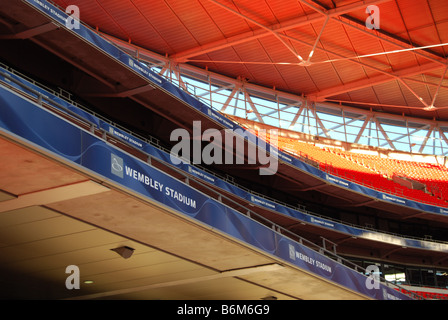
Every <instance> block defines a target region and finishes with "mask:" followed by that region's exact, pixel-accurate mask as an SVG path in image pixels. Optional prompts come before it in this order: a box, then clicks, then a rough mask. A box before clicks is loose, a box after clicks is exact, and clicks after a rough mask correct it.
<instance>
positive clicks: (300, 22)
mask: <svg viewBox="0 0 448 320" xmlns="http://www.w3.org/2000/svg"><path fill="white" fill-rule="evenodd" d="M389 1H390V0H365V1H360V2H356V3H354V4H349V5H344V6H340V7H338V8H334V9H330V10H327V11H325V14H326V16H323V15H322V14H321V13H318V12H316V13H312V14H308V15H304V16H301V17H299V18H295V19H291V20H289V21H285V22H282V23H277V24H273V25H270V26H265V28H264V29H259V30H255V31H249V32H245V33H242V34H239V35H235V36H232V37H229V38H226V39H222V40H218V41H214V42H211V43H208V44H205V45H202V46H200V47H195V48H191V49H188V50H186V51H183V52H179V53H176V54H174V55H172V56H171V59H173V60H176V61H178V62H185V61H187V60H188V59H189V58H191V57H195V56H199V55H202V54H205V53H209V52H214V51H218V50H221V49H225V48H229V47H232V46H235V45H238V44H241V43H246V42H248V41H253V40H256V39H259V38H262V37H266V36H270V35H272V32H276V33H277V34H278V35H280V36H282V37H283V35H281V34H280V32H284V31H287V30H290V29H294V28H298V27H301V26H304V25H309V24H311V23H316V22H321V21H324V20H325V19H326V18H327V17H329V18H332V17H337V16H340V15H343V14H346V13H348V12H351V11H356V10H359V9H364V8H366V7H367V6H368V5H371V4H380V3H384V2H389Z"/></svg>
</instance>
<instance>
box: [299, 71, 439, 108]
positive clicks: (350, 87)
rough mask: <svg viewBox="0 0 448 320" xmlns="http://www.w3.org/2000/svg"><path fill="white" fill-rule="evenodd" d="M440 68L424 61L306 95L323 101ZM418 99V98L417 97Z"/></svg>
mask: <svg viewBox="0 0 448 320" xmlns="http://www.w3.org/2000/svg"><path fill="white" fill-rule="evenodd" d="M440 68H442V66H441V65H440V64H437V63H433V62H430V63H426V64H424V65H421V66H416V67H410V68H406V69H402V70H399V71H397V72H394V73H386V72H384V73H383V74H380V75H377V76H374V77H372V78H367V79H364V80H360V81H353V82H350V83H347V84H343V85H339V86H336V87H333V88H328V89H324V90H321V91H318V92H314V93H310V94H308V95H307V96H308V97H309V98H310V99H312V100H314V101H323V100H325V98H327V97H331V96H335V95H338V94H341V93H346V92H350V91H355V90H360V89H364V88H368V87H372V86H375V85H379V84H382V83H386V82H389V81H392V80H394V79H395V80H399V81H402V80H401V78H402V77H410V76H414V75H418V74H422V73H424V72H430V71H433V70H438V69H440ZM419 100H420V99H419Z"/></svg>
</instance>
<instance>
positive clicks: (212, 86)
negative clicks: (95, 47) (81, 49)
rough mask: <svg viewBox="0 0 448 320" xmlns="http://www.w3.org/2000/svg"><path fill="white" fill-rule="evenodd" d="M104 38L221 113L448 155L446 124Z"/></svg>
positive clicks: (348, 139)
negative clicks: (270, 84)
mask: <svg viewBox="0 0 448 320" xmlns="http://www.w3.org/2000/svg"><path fill="white" fill-rule="evenodd" d="M102 36H103V37H104V38H106V39H107V40H109V41H111V42H112V43H113V44H115V45H117V46H118V47H119V48H121V49H122V50H124V51H126V52H127V53H129V54H131V55H133V56H134V57H135V58H137V59H139V60H140V61H141V62H142V63H144V64H146V65H147V66H148V67H150V68H151V69H152V70H153V71H155V72H158V73H159V74H161V75H163V76H164V77H165V78H166V79H168V80H170V81H171V82H172V83H173V84H175V85H177V86H178V87H179V88H181V89H182V90H185V91H187V92H188V93H189V94H191V95H193V96H195V97H196V98H197V99H199V100H201V101H202V102H203V103H205V104H207V105H209V106H211V107H212V108H213V109H215V110H217V111H219V112H221V113H223V114H228V115H234V116H237V117H240V118H245V119H248V120H251V121H257V122H260V123H264V124H267V125H272V126H275V127H278V128H280V129H288V130H293V131H297V132H301V133H304V134H308V135H312V136H316V137H322V138H331V139H333V140H338V141H343V142H347V143H350V144H362V145H368V146H373V147H377V148H386V149H390V150H396V151H403V152H409V153H415V154H428V155H436V156H446V155H448V139H447V133H448V122H442V121H433V120H427V119H420V118H412V117H406V116H399V115H393V114H386V113H378V112H374V111H369V110H365V109H359V108H353V107H349V106H345V105H343V104H342V103H333V102H328V101H322V102H320V101H309V100H308V99H307V98H305V97H303V96H299V95H294V94H290V93H285V92H281V91H278V90H276V89H275V88H272V89H270V88H266V87H262V86H258V85H255V84H252V83H248V82H247V81H246V80H245V79H241V78H237V79H233V78H230V77H226V76H223V75H220V74H216V73H213V72H211V71H209V70H207V69H201V68H198V67H194V66H192V65H190V64H187V63H180V62H178V61H174V60H172V59H170V58H168V57H165V56H161V55H159V54H156V53H154V52H151V51H149V50H146V49H143V48H140V47H137V46H135V45H133V44H130V43H128V42H123V41H121V40H119V39H116V38H113V37H111V36H108V35H104V34H102Z"/></svg>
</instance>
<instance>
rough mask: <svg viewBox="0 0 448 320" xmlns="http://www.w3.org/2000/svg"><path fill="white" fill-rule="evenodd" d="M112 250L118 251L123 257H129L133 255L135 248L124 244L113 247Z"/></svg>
mask: <svg viewBox="0 0 448 320" xmlns="http://www.w3.org/2000/svg"><path fill="white" fill-rule="evenodd" d="M111 250H112V251H115V252H116V253H118V254H119V255H120V256H121V257H123V258H125V259H128V258H130V257H131V256H132V254H133V253H134V250H135V249H133V248H131V247H128V246H122V247H118V248H115V249H111Z"/></svg>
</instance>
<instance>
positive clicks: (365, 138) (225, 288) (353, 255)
mask: <svg viewBox="0 0 448 320" xmlns="http://www.w3.org/2000/svg"><path fill="white" fill-rule="evenodd" d="M6 2H7V3H8V4H7V5H6V4H2V5H0V88H1V89H2V91H1V92H2V94H1V95H0V98H1V99H0V124H1V123H2V122H1V121H2V119H5V120H4V121H5V123H7V121H8V119H9V118H8V117H9V115H8V114H7V113H6V110H7V109H6V108H5V109H4V108H3V105H4V104H6V102H5V101H9V100H7V99H6V98H5V97H8V99H11V101H19V100H20V101H22V100H23V101H27V102H29V103H30V105H31V104H32V105H33V106H35V108H36V109H37V108H39V110H44V111H45V112H46V113H49V114H51V115H55V116H56V118H57V119H58V120H57V121H59V120H61V121H64V123H69V124H70V125H71V126H73V127H74V128H78V129H79V130H82V131H83V132H87V133H89V134H90V135H91V136H93V137H95V138H97V139H99V141H101V143H104V144H107V145H108V146H110V148H115V149H116V150H120V152H123V153H125V154H127V155H129V156H130V157H132V159H137V160H138V161H141V162H142V163H145V164H147V165H149V166H150V167H151V168H153V169H154V170H157V172H161V173H163V174H165V175H166V176H168V177H170V179H173V180H176V181H178V182H180V183H182V184H184V185H188V187H190V188H192V189H194V190H196V191H198V192H200V193H201V194H202V195H205V197H207V198H209V199H213V201H217V202H219V203H220V204H222V205H224V206H225V207H226V208H230V209H231V210H234V211H233V212H236V213H237V214H239V215H241V216H244V217H245V218H250V221H254V222H256V223H257V225H260V226H263V227H266V230H271V231H272V230H273V231H275V233H276V234H278V235H281V236H284V237H286V238H288V239H291V241H294V243H297V244H298V245H301V246H305V247H307V248H309V249H311V250H313V252H316V254H320V255H322V256H323V257H326V258H327V259H331V261H332V262H334V263H335V264H338V265H343V266H344V267H345V268H347V269H350V270H354V272H355V273H360V274H362V275H366V272H365V270H366V268H367V267H368V266H372V265H375V266H378V268H379V270H380V275H381V279H382V283H383V284H385V285H386V286H388V287H390V288H393V292H397V294H398V293H400V294H402V295H403V296H405V297H409V298H412V299H418V300H419V299H434V300H447V299H448V291H447V290H448V233H447V230H448V161H447V156H448V139H447V136H446V135H447V134H448V80H447V78H446V76H447V74H446V71H447V68H448V64H447V51H446V46H444V45H447V44H446V42H448V38H447V37H448V3H447V2H446V1H444V0H428V1H411V0H386V1H385V0H376V1H375V0H372V1H354V0H341V1H339V0H321V1H311V0H303V1H302V0H300V1H289V0H288V1H285V0H277V1H275V0H266V1H263V4H261V5H260V4H259V3H258V2H254V1H246V0H244V1H239V0H238V1H227V0H219V1H218V0H216V1H215V0H197V1H186V0H165V1H157V2H156V1H152V2H148V1H138V0H134V1H126V2H125V1H118V0H114V1H100V0H96V1H90V0H78V1H68V0H53V1H43V0H42V1H32V0H7V1H6ZM43 3H45V4H47V5H48V6H50V5H51V6H54V7H55V8H59V9H58V10H60V11H58V12H60V13H59V14H60V15H65V16H67V14H66V13H65V8H67V7H68V6H69V5H72V4H73V5H76V6H77V7H79V9H80V10H79V13H80V20H81V22H82V24H81V25H82V28H85V29H86V30H88V31H89V32H91V33H87V31H86V33H85V34H89V35H90V34H92V35H93V36H91V37H92V38H93V37H94V36H95V37H98V38H93V40H92V39H91V38H87V37H86V36H85V34H80V33H77V32H76V30H71V29H70V28H68V27H67V26H66V25H63V24H61V23H60V22H58V21H56V20H55V18H54V16H53V17H52V16H51V15H49V14H48V13H44V12H43V11H45V9H46V8H45V6H44V5H43ZM156 3H157V4H156ZM370 5H374V6H377V8H379V9H380V14H381V27H380V28H378V29H375V28H373V29H369V28H366V18H368V17H369V15H368V14H367V13H366V7H367V6H370ZM47 9H48V8H47ZM52 10H53V9H52ZM48 12H50V13H52V14H54V12H55V11H54V10H53V11H48ZM55 16H56V14H55ZM97 39H103V40H104V41H107V43H108V44H110V45H111V47H112V46H113V47H114V48H116V50H117V52H120V54H122V55H123V56H125V55H126V59H127V57H131V58H133V59H136V61H139V62H140V63H141V68H147V69H148V70H151V72H153V74H155V75H157V76H158V77H160V78H161V79H164V81H166V82H167V83H169V84H170V85H172V86H171V87H169V88H168V87H163V86H161V85H157V82H156V81H150V80H149V79H148V77H145V76H143V75H142V73H141V72H137V71H136V69H132V68H130V67H129V65H126V64H125V63H123V61H119V60H117V59H116V58H114V57H112V56H111V55H110V54H109V52H107V50H106V49H105V48H103V47H101V45H100V44H99V43H100V42H99V40H97ZM395 51H397V52H395ZM293 52H294V54H293ZM374 53H378V54H377V55H374V56H373V54H374ZM308 54H309V56H308ZM363 55H365V57H361V56H363ZM369 55H372V56H369ZM303 57H305V58H303ZM307 57H308V59H307ZM125 61H126V60H125ZM314 61H316V62H314ZM320 62H322V63H320ZM134 65H135V63H134ZM37 88H38V89H37ZM171 88H175V89H171ZM14 99H18V100H14ZM58 101H59V102H58ZM61 101H63V103H62V102H61ZM190 101H195V102H194V103H198V104H199V103H200V104H201V106H202V105H204V106H208V107H210V110H213V112H214V113H213V115H214V116H212V114H211V113H209V114H206V113H204V112H201V111H199V110H198V109H197V108H196V107H194V106H192V104H191V103H189V102H190ZM63 104H64V105H65V104H67V105H70V108H73V109H70V110H69V109H68V108H66V107H63V106H62V105H63ZM75 109H76V110H82V112H83V114H84V113H85V114H88V115H89V117H90V116H91V117H92V118H95V119H101V121H104V122H105V123H106V122H107V123H108V124H109V125H110V126H111V127H112V126H113V127H114V128H117V129H119V130H122V131H121V132H123V133H124V134H123V135H121V138H120V136H119V135H117V134H116V133H114V131H110V130H109V131H107V130H105V129H104V128H100V127H96V126H94V125H92V123H91V122H89V121H90V120H89V118H88V117H84V116H80V114H81V113H76V112H73V110H75ZM79 112H81V111H79ZM217 115H219V117H220V119H221V121H217V118H218V116H217ZM223 119H224V120H223ZM29 121H32V119H31V120H29ZM55 121H56V120H55ZM194 121H200V123H201V129H202V132H204V131H205V130H207V129H216V130H219V132H221V133H223V132H225V130H224V129H226V127H225V126H224V125H223V123H224V124H225V123H231V124H233V125H237V126H239V127H241V128H244V129H245V130H247V132H250V133H252V134H253V137H256V138H258V139H265V138H266V137H263V136H261V135H259V132H260V131H261V130H265V131H269V132H271V134H270V136H268V137H267V139H266V141H267V142H269V143H270V145H271V146H275V147H276V149H277V150H278V153H279V156H278V158H276V159H278V168H276V172H274V174H270V175H261V174H259V170H260V168H263V167H265V166H266V164H265V163H261V160H260V159H257V161H255V162H254V163H247V161H246V162H245V163H244V164H239V163H211V164H205V163H198V164H196V163H193V161H190V163H192V164H194V167H195V168H197V170H199V171H201V172H204V173H206V174H207V175H208V176H209V177H210V178H209V180H205V179H203V178H202V179H201V177H200V176H198V175H194V174H192V172H191V171H190V172H185V171H183V170H181V169H180V167H178V166H175V165H173V164H172V163H170V162H169V161H168V160H167V159H168V158H167V157H163V156H160V157H158V156H155V155H154V154H149V153H148V152H146V151H145V150H144V149H143V148H138V147H135V145H133V144H132V143H130V142H129V137H133V138H135V140H134V141H144V143H146V144H148V146H151V148H154V150H158V152H160V154H162V152H166V154H169V152H170V150H172V149H173V147H174V146H175V145H176V143H177V141H174V140H173V139H172V136H171V135H172V133H173V131H175V130H176V129H184V130H185V131H186V132H188V133H190V134H193V133H194V130H193V123H194ZM30 123H31V122H30ZM36 127H38V129H39V130H48V132H50V133H49V135H53V136H55V139H56V138H57V139H58V140H60V141H62V142H60V143H61V144H67V145H69V144H70V132H65V131H60V132H58V131H57V128H54V129H53V128H46V124H45V123H40V124H36ZM36 130H37V129H36ZM30 131H32V130H30ZM27 132H28V130H26V129H23V130H18V131H17V132H10V131H8V129H7V128H6V129H5V128H3V127H0V155H1V157H0V163H1V165H2V170H1V172H0V228H1V231H0V261H1V264H0V271H1V276H0V287H1V289H0V298H2V299H146V300H171V299H174V300H178V299H179V300H202V299H211V300H213V299H216V300H221V299H222V300H225V299H235V300H237V299H242V300H254V299H265V300H271V299H275V300H295V299H299V300H302V299H303V300H315V299H316V300H343V299H346V300H350V299H357V300H358V299H359V300H367V299H374V298H372V297H369V296H367V295H366V294H365V293H364V292H361V291H357V290H355V289H353V288H351V287H346V286H344V284H343V281H342V282H338V280H335V279H327V278H325V277H323V276H321V275H319V274H316V273H313V272H312V270H311V271H310V270H305V269H303V268H300V267H298V266H296V265H294V264H292V263H291V262H288V261H285V260H282V259H281V258H280V257H278V256H276V255H274V254H272V253H271V252H267V251H265V250H262V249H260V248H258V247H256V246H255V245H253V244H251V243H246V242H245V241H243V240H241V239H236V238H234V237H232V235H231V234H230V235H229V234H227V233H226V232H224V231H221V230H218V229H217V228H215V227H214V226H209V225H207V224H206V223H203V222H201V221H198V220H196V219H195V218H192V217H190V216H187V215H185V214H182V213H180V212H177V211H176V210H174V209H172V208H169V207H168V206H167V205H166V204H165V203H161V202H158V201H156V200H154V199H147V198H145V197H144V196H143V195H141V194H139V193H138V192H137V191H134V190H130V188H127V187H126V186H122V185H120V184H119V183H117V182H115V181H111V180H108V179H107V178H105V177H103V176H101V175H100V174H97V173H96V172H94V170H93V169H89V168H84V167H82V166H80V165H75V164H73V163H72V162H71V160H70V159H69V157H68V156H67V157H66V158H64V157H62V156H60V155H57V154H56V153H55V152H53V151H52V149H45V148H44V147H42V146H40V145H39V144H38V143H37V142H34V141H28V140H27V139H26V138H24V135H26V134H28V133H27ZM202 132H201V133H202ZM274 132H275V134H274ZM123 137H127V138H126V139H127V140H126V139H123ZM414 137H416V139H414ZM44 138H46V137H44ZM65 139H66V141H65ZM198 140H199V141H200V143H201V150H203V149H204V148H205V147H206V146H207V145H209V143H207V142H206V141H204V140H202V141H201V137H196V136H194V135H193V136H192V137H191V140H190V144H191V145H193V144H195V143H196V142H197V141H198ZM243 140H244V139H243ZM98 143H99V142H98ZM251 143H252V142H251V141H249V140H245V147H246V148H245V149H244V150H245V151H247V153H245V154H244V155H243V158H244V159H245V160H247V159H248V158H249V157H250V155H249V154H248V153H249V145H251ZM148 148H149V147H148ZM115 149H114V150H115ZM151 150H152V149H151ZM271 150H272V149H271ZM117 152H118V151H117ZM231 153H232V157H233V156H238V155H237V152H236V150H234V149H232V150H231ZM233 153H235V155H234V154H233ZM271 153H272V152H271ZM280 153H281V155H282V156H280ZM183 156H186V157H188V155H183ZM190 156H191V157H193V155H190ZM288 159H289V160H288ZM291 159H294V161H297V163H300V166H298V165H293V162H291ZM137 160H136V161H137ZM188 160H192V159H191V158H190V159H188ZM294 163H295V162H294ZM217 180H219V181H222V183H220V184H218V183H215V182H214V181H217ZM148 185H149V183H148ZM154 187H155V188H156V187H157V186H154ZM236 190H237V191H236ZM243 195H250V197H251V198H247V197H245V196H243ZM378 195H380V196H378ZM255 198H256V199H259V200H258V203H256V202H254V201H251V200H250V199H255ZM260 199H263V201H261V200H260ZM263 204H264V205H263ZM266 204H271V205H270V206H269V205H266ZM280 207H281V208H282V210H284V211H280V209H279V210H277V209H276V208H280ZM283 208H284V209H283ZM216 219H217V220H218V218H216ZM219 219H221V218H219ZM222 219H224V218H222ZM306 219H308V220H306ZM226 223H228V222H226ZM232 223H236V226H235V228H236V229H238V222H234V221H233V222H232ZM257 230H258V229H257ZM249 231H250V230H249ZM241 232H242V233H243V231H241ZM260 233H262V232H261V231H260ZM252 236H253V237H254V238H257V237H259V236H261V237H262V235H260V234H259V233H258V232H257V234H256V235H255V234H254V235H252V234H249V235H247V237H248V238H252ZM257 239H258V238H257ZM120 248H121V249H122V250H126V249H129V250H130V251H126V252H128V254H129V255H130V256H127V257H126V258H124V259H123V256H122V255H121V254H120V252H119V251H120V250H119V249H120ZM117 253H118V254H117ZM69 265H76V266H78V267H79V268H80V272H81V279H82V283H81V289H78V290H68V289H67V287H66V285H65V284H66V279H67V277H68V274H67V273H66V272H65V268H66V267H67V266H69ZM322 269H326V270H327V271H328V270H330V269H331V268H330V267H329V266H322ZM333 269H335V268H334V267H333ZM344 270H345V269H344ZM333 271H334V270H333ZM344 272H345V271H344ZM347 272H348V271H347ZM366 278H367V277H366ZM360 285H361V284H360ZM398 297H401V296H398Z"/></svg>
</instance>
